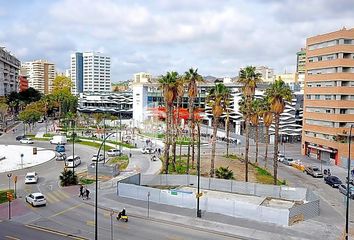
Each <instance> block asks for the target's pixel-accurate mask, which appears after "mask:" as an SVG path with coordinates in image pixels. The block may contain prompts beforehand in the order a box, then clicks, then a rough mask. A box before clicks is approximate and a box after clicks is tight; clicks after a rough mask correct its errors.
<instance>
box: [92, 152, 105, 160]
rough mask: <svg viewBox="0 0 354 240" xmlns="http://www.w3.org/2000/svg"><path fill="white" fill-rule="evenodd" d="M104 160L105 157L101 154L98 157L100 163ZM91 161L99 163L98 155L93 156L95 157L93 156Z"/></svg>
mask: <svg viewBox="0 0 354 240" xmlns="http://www.w3.org/2000/svg"><path fill="white" fill-rule="evenodd" d="M103 159H104V156H103V154H102V153H100V156H99V157H98V161H99V162H100V161H103ZM91 161H94V162H95V161H97V153H96V154H93V156H92V158H91Z"/></svg>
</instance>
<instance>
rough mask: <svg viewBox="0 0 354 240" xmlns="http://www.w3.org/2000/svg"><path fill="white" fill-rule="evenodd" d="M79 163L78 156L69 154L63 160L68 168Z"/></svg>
mask: <svg viewBox="0 0 354 240" xmlns="http://www.w3.org/2000/svg"><path fill="white" fill-rule="evenodd" d="M80 164H81V159H80V157H79V156H77V155H75V156H69V157H67V158H66V160H65V166H66V167H68V168H72V167H77V166H79V165H80Z"/></svg>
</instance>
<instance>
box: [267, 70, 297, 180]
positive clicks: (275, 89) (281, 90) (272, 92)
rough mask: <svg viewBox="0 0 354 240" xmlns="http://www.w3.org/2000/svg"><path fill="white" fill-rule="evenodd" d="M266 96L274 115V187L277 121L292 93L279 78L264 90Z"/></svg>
mask: <svg viewBox="0 0 354 240" xmlns="http://www.w3.org/2000/svg"><path fill="white" fill-rule="evenodd" d="M266 96H267V97H268V101H269V103H270V110H271V111H272V112H273V114H274V123H275V133H274V139H275V142H274V157H273V170H274V185H277V182H278V179H277V174H278V142H279V139H278V138H279V121H280V114H281V113H283V112H284V108H285V101H291V99H292V93H291V90H290V88H289V86H288V85H286V84H285V83H284V81H283V80H281V78H280V77H279V79H278V80H276V81H275V82H274V83H273V84H271V85H270V86H269V87H268V88H267V90H266Z"/></svg>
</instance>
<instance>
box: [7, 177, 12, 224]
mask: <svg viewBox="0 0 354 240" xmlns="http://www.w3.org/2000/svg"><path fill="white" fill-rule="evenodd" d="M7 177H8V178H9V192H10V189H11V186H10V183H11V177H12V173H8V174H7ZM8 201H9V220H10V219H11V200H10V198H9V199H8Z"/></svg>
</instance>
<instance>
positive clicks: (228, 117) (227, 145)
mask: <svg viewBox="0 0 354 240" xmlns="http://www.w3.org/2000/svg"><path fill="white" fill-rule="evenodd" d="M225 128H226V157H228V156H229V145H230V142H229V136H230V116H229V113H227V117H226V126H225Z"/></svg>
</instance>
